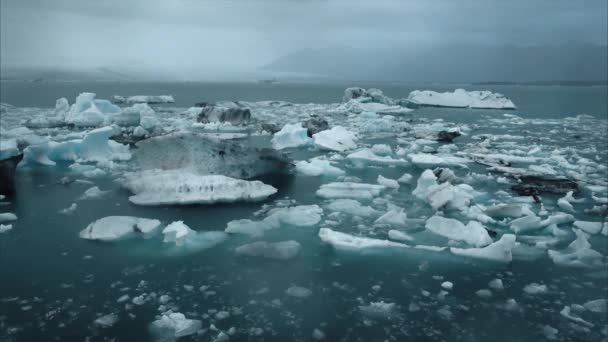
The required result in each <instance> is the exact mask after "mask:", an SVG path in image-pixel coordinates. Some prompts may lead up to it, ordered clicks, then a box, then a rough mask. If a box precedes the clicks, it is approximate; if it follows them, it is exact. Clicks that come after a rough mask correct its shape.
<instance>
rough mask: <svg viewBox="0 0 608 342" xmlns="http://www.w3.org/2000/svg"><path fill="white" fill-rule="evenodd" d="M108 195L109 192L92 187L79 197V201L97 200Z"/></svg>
mask: <svg viewBox="0 0 608 342" xmlns="http://www.w3.org/2000/svg"><path fill="white" fill-rule="evenodd" d="M107 193H109V191H102V190H100V189H99V187H97V186H94V187H91V188H88V189H87V190H86V191H85V192H84V194H82V196H80V198H79V199H80V200H88V199H97V198H101V197H103V196H104V195H105V194H107Z"/></svg>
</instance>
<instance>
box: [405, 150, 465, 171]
mask: <svg viewBox="0 0 608 342" xmlns="http://www.w3.org/2000/svg"><path fill="white" fill-rule="evenodd" d="M408 158H409V159H410V160H411V161H412V163H413V164H414V165H416V166H417V167H419V168H430V167H438V166H457V167H461V168H465V169H466V168H468V167H467V165H466V164H467V163H468V162H469V160H468V159H465V158H460V157H455V156H451V155H439V154H428V153H414V154H410V155H408Z"/></svg>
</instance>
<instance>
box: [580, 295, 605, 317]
mask: <svg viewBox="0 0 608 342" xmlns="http://www.w3.org/2000/svg"><path fill="white" fill-rule="evenodd" d="M583 306H584V307H585V309H587V310H589V311H591V312H594V313H597V314H605V313H606V312H608V299H604V298H602V299H595V300H590V301H588V302H586V303H585V304H583Z"/></svg>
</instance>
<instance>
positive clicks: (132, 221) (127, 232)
mask: <svg viewBox="0 0 608 342" xmlns="http://www.w3.org/2000/svg"><path fill="white" fill-rule="evenodd" d="M160 226H161V223H160V221H159V220H151V219H146V218H139V217H133V216H106V217H103V218H100V219H99V220H97V221H94V222H93V223H91V224H89V225H88V226H87V227H86V228H85V229H83V230H82V231H81V232H80V237H81V238H83V239H87V240H98V241H115V240H120V239H124V238H127V237H130V236H136V235H137V234H144V235H146V234H151V233H152V232H154V231H155V230H156V229H158V228H159V227H160Z"/></svg>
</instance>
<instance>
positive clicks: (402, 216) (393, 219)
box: [374, 208, 407, 227]
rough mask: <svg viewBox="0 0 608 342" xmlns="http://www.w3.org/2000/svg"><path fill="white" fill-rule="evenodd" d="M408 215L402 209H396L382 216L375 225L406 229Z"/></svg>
mask: <svg viewBox="0 0 608 342" xmlns="http://www.w3.org/2000/svg"><path fill="white" fill-rule="evenodd" d="M406 221H407V214H406V213H405V211H403V209H401V208H395V209H391V210H389V211H387V212H386V213H385V214H384V215H382V216H380V217H379V218H378V219H377V220H376V221H374V223H375V224H388V225H391V226H396V227H406V225H407V224H406Z"/></svg>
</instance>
